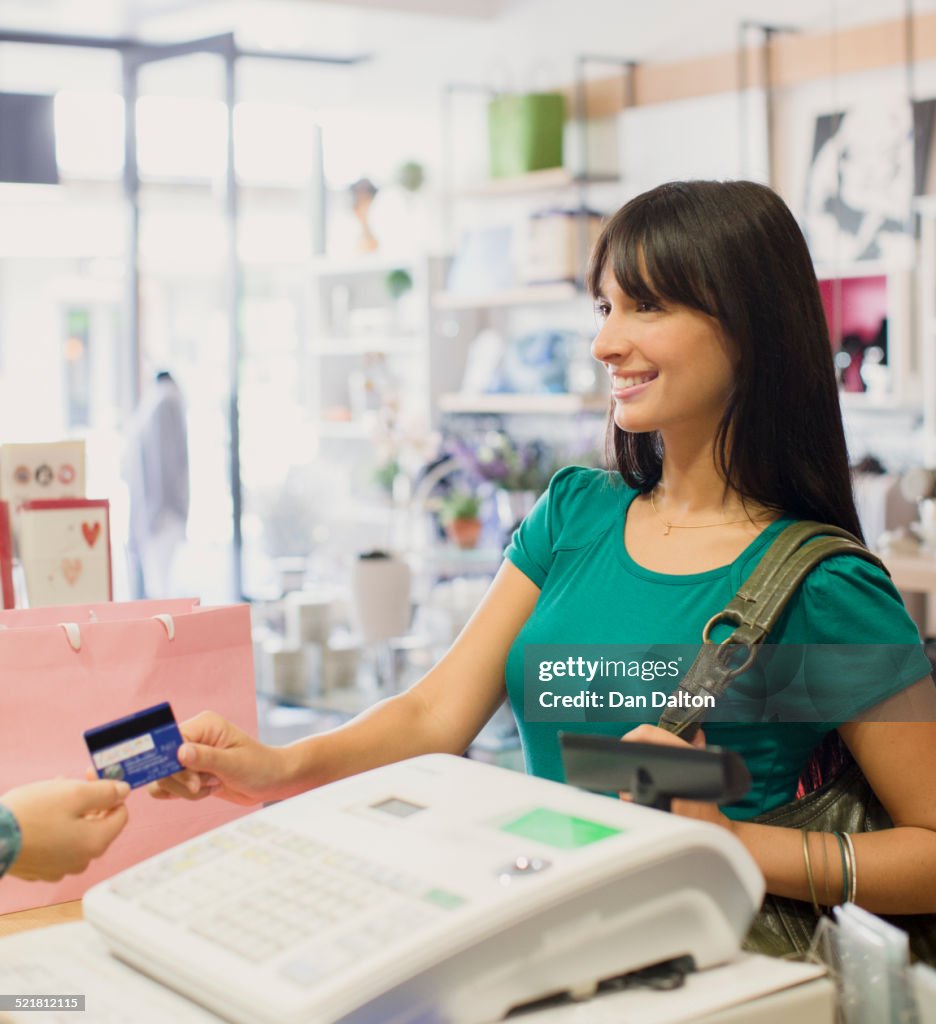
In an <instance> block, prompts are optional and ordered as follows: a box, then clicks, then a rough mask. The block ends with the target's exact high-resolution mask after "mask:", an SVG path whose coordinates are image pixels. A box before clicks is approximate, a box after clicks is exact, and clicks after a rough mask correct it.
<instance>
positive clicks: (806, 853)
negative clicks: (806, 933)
mask: <svg viewBox="0 0 936 1024" xmlns="http://www.w3.org/2000/svg"><path fill="white" fill-rule="evenodd" d="M802 833H803V862H804V863H805V864H806V881H807V882H808V883H809V898H810V899H811V900H812V905H813V910H814V911H815V913H816V917H818V916H819V914H820V913H821V911H820V910H819V901H818V900H817V899H816V883H815V882H814V881H813V873H812V864H811V863H810V861H809V832H808V831H807V830H806V829H805V828H804V829H802Z"/></svg>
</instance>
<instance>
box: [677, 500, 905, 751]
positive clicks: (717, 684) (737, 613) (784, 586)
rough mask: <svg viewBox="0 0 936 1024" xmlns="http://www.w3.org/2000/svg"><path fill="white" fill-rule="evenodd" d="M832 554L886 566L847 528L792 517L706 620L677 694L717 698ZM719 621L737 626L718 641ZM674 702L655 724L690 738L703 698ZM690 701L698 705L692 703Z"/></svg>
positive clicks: (701, 712) (749, 662) (702, 710)
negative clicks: (733, 591)
mask: <svg viewBox="0 0 936 1024" xmlns="http://www.w3.org/2000/svg"><path fill="white" fill-rule="evenodd" d="M813 538H818V539H815V540H814V539H813ZM809 542H811V543H809ZM834 555H856V556H857V557H858V558H863V559H865V561H868V562H871V563H873V564H874V565H876V566H878V567H879V568H881V569H883V570H884V572H887V569H886V568H885V566H884V564H883V563H882V562H881V560H880V559H879V558H878V557H877V555H874V554H872V553H871V552H870V551H869V550H868V549H867V548H866V547H865V546H864V544H862V543H861V541H859V540H858V538H857V537H855V536H854V535H853V534H851V533H849V532H848V531H847V530H842V529H840V528H839V527H837V526H830V525H828V524H826V523H817V522H813V521H811V520H802V521H800V522H796V523H791V524H790V525H789V526H787V527H786V528H785V529H784V530H782V531H781V532H780V533H779V534H778V535H777V537H776V538H775V539H774V541H773V543H772V544H771V545H770V547H769V548H768V549H767V551H766V552H765V554H764V557H763V558H762V559H761V560H760V562H759V563H758V565H757V567H756V568H755V569H754V571H753V572H752V573H751V575H750V576H749V577H748V578H747V579H746V580H745V581H744V583H743V584H742V585H741V586H740V587H739V588H738V592H737V593H736V594H735V596H734V597H733V598H732V599H731V601H729V602H728V604H727V605H726V606H725V607H724V608H723V609H722V610H721V611H720V612H717V613H716V614H715V615H713V616H712V617H711V618H710V619H709V620H708V622H707V623H706V624H705V628H704V629H703V631H702V641H703V643H702V648H701V650H700V651H699V653H698V655H697V656H696V658H695V660H694V661H693V663H692V665H691V666H690V667H689V671H688V672H687V673H686V675H685V676H684V678H683V679H682V681H681V682H680V684H679V687H678V689H677V696H678V695H679V691H682V693H684V694H686V695H687V696H688V697H704V696H712V697H714V698H715V700H718V699H719V698H720V697H721V696H722V695H723V694H724V693H725V691H726V690H727V689H728V687H729V686H730V685H731V682H732V680H733V679H734V678H735V677H736V676H739V675H740V674H741V673H742V672H746V671H747V670H748V669H749V668H750V667H751V665H752V664H753V663H754V659H755V658H756V657H757V653H758V650H759V649H760V646H761V644H763V642H764V641H765V640H766V639H767V636H768V635H769V633H770V631H771V629H773V627H774V626H775V625H776V623H777V620H778V619H779V618H780V616H781V615H782V614H783V610H784V608H786V606H787V604H788V602H789V600H790V598H791V597H792V596H793V595H794V594H795V593H796V591H797V589H798V587H799V585H800V584H801V583H802V582H803V580H804V579H805V578H806V576H807V575H808V574H809V573H810V572H811V571H812V569H814V568H815V567H816V566H817V565H818V564H819V563H820V562H823V561H825V559H827V558H831V557H832V556H834ZM721 622H727V623H729V624H731V625H733V626H734V627H735V628H734V629H733V630H732V632H731V634H730V635H729V636H728V637H726V638H725V639H724V640H723V641H722V642H721V643H719V644H716V643H714V642H713V641H712V640H711V639H710V636H711V632H712V629H713V628H714V627H715V626H716V625H717V624H718V623H721ZM674 703H675V704H676V705H677V706H675V707H667V709H666V710H665V711H664V712H663V714H662V715H661V716H660V720H659V722H658V725H659V726H660V728H661V729H666V730H668V731H669V732H673V733H676V735H678V736H679V735H681V736H683V737H684V738H685V739H691V738H692V736H693V735H694V734H695V732H696V730H697V729H698V727H699V724H700V723H701V722H702V720H703V719H704V718H705V713H706V711H707V710H708V709H707V708H706V707H705V702H703V701H698V702H694V701H692V700H682V699H680V700H677V701H676V702H674ZM693 703H699V704H701V705H702V706H701V707H693V706H692V705H693Z"/></svg>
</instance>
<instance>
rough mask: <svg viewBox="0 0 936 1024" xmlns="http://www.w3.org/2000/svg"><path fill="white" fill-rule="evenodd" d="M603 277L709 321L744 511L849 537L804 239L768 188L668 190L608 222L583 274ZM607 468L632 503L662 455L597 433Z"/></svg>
mask: <svg viewBox="0 0 936 1024" xmlns="http://www.w3.org/2000/svg"><path fill="white" fill-rule="evenodd" d="M609 267H610V268H611V269H612V270H613V272H614V276H615V278H616V279H617V282H618V284H619V285H620V287H621V289H622V290H623V291H624V292H625V294H627V295H629V296H631V297H632V298H634V299H637V300H638V301H650V302H660V301H663V302H664V303H666V302H670V303H676V304H678V305H682V306H688V307H690V308H692V309H697V310H699V311H701V312H703V313H706V314H708V315H710V316H713V317H715V318H716V319H717V320H718V322H719V323H720V325H721V327H722V329H723V330H724V331H725V333H726V335H727V336H728V338H729V339H730V340H731V341H732V342H733V344H734V346H735V349H736V353H737V369H736V379H735V383H734V387H733V389H732V392H731V395H730V397H729V399H728V403H727V405H726V407H725V412H724V415H723V417H722V419H721V422H720V424H719V428H718V432H717V435H716V438H715V455H716V460H717V464H718V466H719V469H720V471H721V473H722V476H723V477H724V479H725V481H726V485H727V486H729V487H731V488H733V489H734V490H735V491H737V492H738V494H740V495H741V497H742V498H743V499H745V500H751V501H754V502H757V503H759V504H760V505H763V506H765V507H767V508H771V509H774V510H776V511H782V512H785V513H787V514H788V515H791V516H794V517H797V518H801V519H817V520H819V521H820V522H824V523H834V524H835V525H836V526H840V527H843V528H844V529H846V530H849V531H851V532H852V533H854V534H855V535H856V536H858V537H861V536H862V534H861V527H860V525H859V522H858V514H857V511H856V509H855V501H854V496H853V494H852V488H851V478H850V476H849V470H848V455H847V451H846V446H845V432H844V429H843V427H842V415H841V409H840V407H839V398H838V388H837V384H836V378H835V370H834V366H833V362H832V349H831V345H830V343H829V333H828V328H827V326H826V320H825V315H824V312H823V308H822V302H821V299H820V297H819V288H818V285H817V282H816V275H815V272H814V270H813V265H812V260H811V259H810V256H809V250H808V249H807V247H806V241H805V239H804V238H803V234H802V232H801V231H800V229H799V226H798V225H797V223H796V221H795V220H794V218H793V215H792V214H791V213H790V210H789V209H788V207H787V206H786V204H785V203H784V202H783V200H781V199H780V197H779V196H778V195H777V194H776V193H775V192H773V191H771V189H769V188H767V187H766V186H764V185H759V184H757V183H755V182H751V181H724V182H721V181H675V182H670V183H668V184H665V185H660V186H658V187H657V188H654V189H652V190H651V191H649V192H645V193H643V195H640V196H637V197H636V198H635V199H632V200H631V201H630V202H629V203H627V204H626V205H625V206H623V207H622V208H621V209H620V210H618V212H617V213H616V214H615V215H614V216H613V217H612V218H611V220H610V221H609V222H608V224H607V225H606V226H605V228H604V230H603V231H602V233H601V236H600V238H599V239H598V242H597V243H596V245H595V249H594V252H593V253H592V259H591V264H590V266H589V269H588V278H587V282H588V287H589V290H590V291H591V293H592V294H593V295H594V296H596V297H597V296H598V295H599V294H600V292H601V278H602V275H603V274H604V273H605V270H606V269H607V268H609ZM608 443H609V445H608V446H609V460H610V462H611V463H612V464H613V465H616V466H617V468H618V470H619V471H620V473H621V475H622V476H623V477H624V479H625V481H626V482H627V483H628V484H629V485H630V486H632V487H636V488H637V489H638V490H640V491H642V492H647V491H650V490H652V488H653V487H654V486H655V485H656V484H657V482H658V481H659V479H660V474H661V471H662V462H663V444H662V440H661V438H660V437H659V435H658V434H656V433H646V434H636V433H628V432H625V431H623V430H621V429H620V428H619V427H618V426H617V425H616V424H615V423H614V420H613V417H612V418H611V419H610V421H609V424H608Z"/></svg>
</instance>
